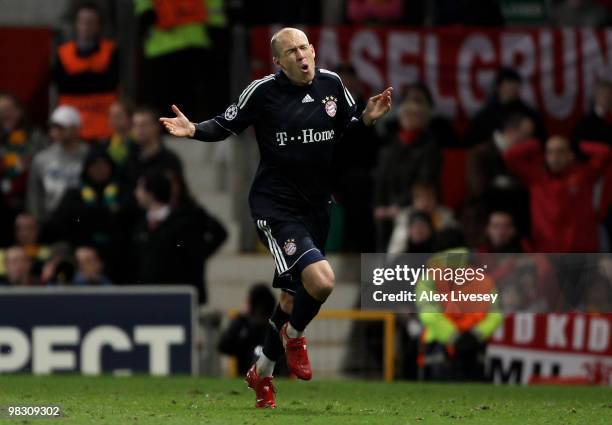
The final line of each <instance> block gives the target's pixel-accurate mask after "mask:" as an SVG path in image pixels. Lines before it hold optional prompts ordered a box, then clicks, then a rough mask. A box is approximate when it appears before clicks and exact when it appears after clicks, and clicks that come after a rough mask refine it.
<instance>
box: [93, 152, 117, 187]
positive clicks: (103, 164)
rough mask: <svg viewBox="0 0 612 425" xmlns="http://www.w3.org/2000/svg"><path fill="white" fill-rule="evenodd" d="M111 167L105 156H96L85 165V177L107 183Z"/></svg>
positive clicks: (96, 181) (111, 171)
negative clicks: (96, 157)
mask: <svg viewBox="0 0 612 425" xmlns="http://www.w3.org/2000/svg"><path fill="white" fill-rule="evenodd" d="M112 173H113V169H112V167H111V165H110V164H109V163H108V161H107V160H106V159H105V158H102V157H100V158H98V159H96V160H95V161H93V162H92V163H91V164H89V166H88V167H87V177H89V179H90V180H91V181H93V182H94V183H97V184H104V183H107V182H108V181H109V180H110V179H111V176H112Z"/></svg>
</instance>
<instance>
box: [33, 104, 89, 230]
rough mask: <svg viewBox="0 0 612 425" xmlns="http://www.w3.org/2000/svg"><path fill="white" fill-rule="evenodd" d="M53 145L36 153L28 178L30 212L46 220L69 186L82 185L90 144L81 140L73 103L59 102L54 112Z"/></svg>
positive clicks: (77, 114)
mask: <svg viewBox="0 0 612 425" xmlns="http://www.w3.org/2000/svg"><path fill="white" fill-rule="evenodd" d="M49 124H50V130H49V134H50V138H51V141H52V144H51V146H49V147H48V148H46V149H44V150H43V151H41V152H39V153H38V154H36V155H35V156H34V159H33V161H32V170H31V172H30V176H29V179H28V194H27V207H28V212H29V213H30V214H32V215H33V216H34V218H36V220H38V222H43V221H45V220H47V219H48V218H49V217H50V215H51V213H52V212H53V211H54V210H55V208H57V206H58V204H59V202H60V201H61V199H62V196H64V193H65V192H66V190H68V189H70V188H73V187H77V186H78V185H79V176H80V174H81V167H82V165H83V159H84V158H85V155H86V154H87V146H85V145H84V144H83V143H81V141H80V140H79V135H78V131H79V126H80V124H81V121H80V118H79V113H78V111H77V110H76V109H74V108H73V107H71V106H65V105H64V106H60V107H58V108H57V109H55V111H53V113H52V114H51V119H50V123H49Z"/></svg>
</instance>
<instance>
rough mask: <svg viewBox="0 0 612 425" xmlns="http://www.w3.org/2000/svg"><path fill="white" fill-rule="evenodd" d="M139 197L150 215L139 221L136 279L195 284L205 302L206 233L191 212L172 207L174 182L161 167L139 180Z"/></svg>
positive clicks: (135, 242)
mask: <svg viewBox="0 0 612 425" xmlns="http://www.w3.org/2000/svg"><path fill="white" fill-rule="evenodd" d="M136 199H137V200H138V204H139V205H140V206H141V207H142V208H143V209H144V210H145V212H146V216H145V217H144V218H143V219H142V220H141V221H140V222H139V223H138V224H137V225H136V227H135V229H134V234H133V239H132V249H131V255H132V256H133V259H132V262H131V265H132V268H133V272H134V273H135V275H134V276H133V280H134V282H136V283H160V284H184V285H192V286H193V287H195V288H196V290H197V291H198V294H199V299H200V302H201V303H205V302H206V300H207V298H206V295H207V294H206V288H205V287H204V270H203V264H204V251H205V247H204V243H205V241H204V237H203V235H202V234H201V233H199V232H198V228H199V226H201V225H200V224H199V223H197V222H195V220H194V218H193V216H192V215H191V214H185V213H182V212H181V211H180V210H176V209H174V208H172V205H171V200H172V185H171V182H170V179H169V178H168V177H167V176H166V175H165V174H164V173H163V172H161V171H155V170H154V171H151V172H148V173H147V174H145V175H144V176H143V177H141V178H140V179H139V180H138V184H137V186H136Z"/></svg>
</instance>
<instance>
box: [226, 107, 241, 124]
mask: <svg viewBox="0 0 612 425" xmlns="http://www.w3.org/2000/svg"><path fill="white" fill-rule="evenodd" d="M236 115H238V107H237V106H236V105H234V104H232V105H230V106H228V108H227V109H226V110H225V114H224V117H225V119H226V120H228V121H231V120H233V119H234V118H236Z"/></svg>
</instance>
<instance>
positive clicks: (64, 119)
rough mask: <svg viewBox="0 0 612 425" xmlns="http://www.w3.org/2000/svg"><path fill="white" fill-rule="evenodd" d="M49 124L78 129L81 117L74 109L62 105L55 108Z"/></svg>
mask: <svg viewBox="0 0 612 425" xmlns="http://www.w3.org/2000/svg"><path fill="white" fill-rule="evenodd" d="M49 122H50V123H51V124H56V125H59V126H62V127H80V126H81V116H80V114H79V111H78V110H77V109H76V108H74V107H72V106H68V105H62V106H58V107H57V108H55V110H54V111H53V113H52V114H51V118H50V119H49Z"/></svg>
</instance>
